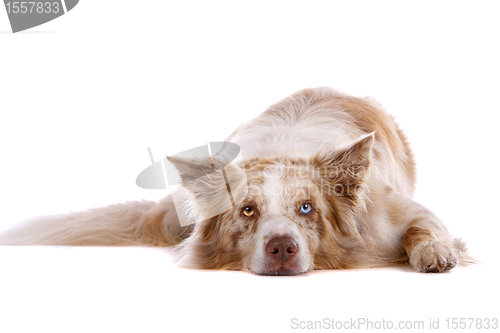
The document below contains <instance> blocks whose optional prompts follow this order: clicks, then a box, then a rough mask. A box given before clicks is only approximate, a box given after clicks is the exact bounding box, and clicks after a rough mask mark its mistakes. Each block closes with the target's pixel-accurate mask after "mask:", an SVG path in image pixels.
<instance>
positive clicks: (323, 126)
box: [0, 88, 473, 275]
mask: <svg viewBox="0 0 500 333" xmlns="http://www.w3.org/2000/svg"><path fill="white" fill-rule="evenodd" d="M226 141H227V142H232V143H236V144H237V145H239V147H240V148H241V153H242V156H243V161H242V164H240V165H234V164H232V165H229V166H227V167H226V168H225V173H224V177H226V178H227V179H228V180H229V181H230V183H231V184H232V186H231V188H230V191H231V192H232V195H233V197H236V196H238V195H239V194H240V196H241V197H242V200H241V202H238V203H235V202H233V203H232V204H233V205H232V206H231V205H230V206H228V207H227V209H225V210H226V211H225V212H224V213H222V214H218V215H216V216H211V214H209V212H210V211H212V210H213V209H214V207H218V206H221V205H223V204H224V203H223V202H222V201H221V199H220V198H222V196H223V195H222V193H226V192H225V191H227V190H228V188H226V186H221V185H220V183H221V182H219V181H217V179H216V178H217V177H216V176H215V175H213V176H211V177H209V178H208V180H206V181H203V182H201V183H200V182H199V181H197V179H198V178H199V176H200V175H202V174H203V173H204V172H206V170H205V171H204V170H203V167H202V166H203V165H205V166H206V165H208V166H210V167H211V168H212V170H214V168H223V167H224V165H226V164H227V161H225V160H224V159H223V158H222V157H217V156H212V157H207V158H206V159H197V160H195V159H185V158H174V157H171V158H169V160H170V162H171V163H173V164H174V165H175V166H176V168H177V169H178V171H179V173H180V176H181V179H182V187H181V188H180V189H179V190H177V192H176V193H173V195H176V196H177V197H180V198H182V200H183V201H184V202H185V207H186V209H185V210H184V211H183V212H181V213H182V214H185V215H186V216H185V219H187V220H188V221H189V224H188V225H187V226H184V227H182V226H181V225H180V223H179V219H178V216H177V212H176V210H175V207H174V203H173V198H172V195H168V196H167V197H165V198H164V199H163V200H160V201H159V202H152V201H137V202H128V203H123V204H116V205H111V206H108V207H103V208H96V209H91V210H89V211H87V212H80V213H73V214H69V215H62V216H52V217H44V218H37V219H33V220H31V221H27V222H25V223H22V224H20V225H18V226H15V227H14V228H12V229H11V230H8V231H6V232H4V233H3V234H1V235H0V244H1V245H115V246H120V245H148V246H165V247H173V248H174V252H175V254H176V256H177V258H178V262H179V264H180V265H181V266H185V267H191V268H201V269H236V270H247V271H250V272H254V273H257V274H270V275H293V274H300V273H304V272H307V271H311V270H315V269H341V268H363V267H376V266H388V265H394V264H401V263H408V264H409V265H410V266H411V267H412V268H413V269H414V270H415V271H418V272H444V271H447V270H449V269H451V268H453V267H455V266H456V265H457V264H462V265H465V264H468V263H471V262H473V260H472V259H471V258H470V257H469V255H468V254H467V252H466V249H465V245H464V243H463V242H462V241H460V240H458V239H456V238H453V237H452V236H451V235H450V233H449V232H448V230H447V229H446V227H445V225H444V224H443V223H442V222H441V221H440V220H439V219H438V218H437V217H436V216H435V215H434V214H433V213H432V212H431V211H429V210H428V209H427V208H425V207H423V206H421V205H420V204H418V203H416V202H414V201H413V200H412V199H411V198H412V195H413V192H414V189H415V163H414V159H413V155H412V153H411V150H410V148H409V146H408V143H407V140H406V138H405V136H404V135H403V133H402V132H401V130H400V129H399V127H398V126H397V124H396V123H395V121H394V119H393V117H391V116H390V115H388V114H387V113H386V112H385V111H384V109H383V108H382V107H381V105H379V104H378V103H377V102H375V101H374V100H372V99H369V98H357V97H352V96H349V95H347V94H344V93H342V92H339V91H336V90H333V89H330V88H316V89H306V90H302V91H299V92H297V93H295V94H293V95H291V96H289V97H287V98H285V99H283V100H282V101H280V102H279V103H277V104H274V105H272V106H271V107H269V109H268V110H267V111H265V112H264V113H262V114H261V115H260V116H258V117H257V118H255V119H253V120H251V121H249V122H247V123H245V124H243V125H241V126H239V127H238V128H237V129H236V130H235V131H234V132H233V133H232V134H231V135H230V136H229V137H228V138H227V140H226ZM207 172H208V171H207ZM241 172H244V173H245V175H246V181H244V180H243V179H242V178H241V177H239V175H240V174H241ZM195 183H196V186H197V190H194V187H193V186H194V184H195ZM200 186H201V190H200ZM203 193H205V194H206V193H209V194H210V195H203ZM304 207H306V208H307V209H304ZM309 209H310V211H309ZM305 212H307V213H305ZM250 214H252V215H250ZM247 215H249V216H247Z"/></svg>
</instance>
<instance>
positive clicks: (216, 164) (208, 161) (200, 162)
mask: <svg viewBox="0 0 500 333" xmlns="http://www.w3.org/2000/svg"><path fill="white" fill-rule="evenodd" d="M167 159H168V161H169V162H170V163H172V164H173V165H174V166H175V167H176V169H177V171H178V172H179V174H180V178H181V185H182V187H183V188H184V189H186V190H187V191H188V192H189V193H190V196H191V200H193V201H192V204H191V205H190V207H191V209H192V210H193V214H194V216H195V218H196V220H197V221H202V220H206V219H209V218H211V217H214V216H217V215H219V214H222V213H224V212H226V211H228V210H230V209H231V208H234V207H235V205H236V204H239V203H240V202H241V200H243V198H244V197H245V196H246V193H247V187H246V175H245V169H244V168H243V169H242V168H241V166H240V165H239V164H238V163H237V162H235V161H228V160H227V159H226V158H225V157H223V156H217V157H211V156H206V157H201V158H199V157H196V158H185V157H174V156H170V157H167Z"/></svg>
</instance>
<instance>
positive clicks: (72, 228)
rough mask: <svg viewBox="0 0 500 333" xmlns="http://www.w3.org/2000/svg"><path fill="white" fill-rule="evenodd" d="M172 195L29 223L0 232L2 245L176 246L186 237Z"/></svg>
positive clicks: (32, 220)
mask: <svg viewBox="0 0 500 333" xmlns="http://www.w3.org/2000/svg"><path fill="white" fill-rule="evenodd" d="M186 234H187V233H186V232H185V230H183V228H181V226H180V224H179V221H178V219H177V214H176V212H175V208H174V205H173V201H172V198H171V196H170V195H169V196H167V197H166V198H164V199H163V200H161V201H160V202H154V201H145V200H144V201H132V202H126V203H121V204H114V205H110V206H107V207H101V208H93V209H90V210H87V211H83V212H77V213H71V214H65V215H56V216H44V217H38V218H34V219H30V220H27V221H25V222H23V223H20V224H19V225H15V226H14V227H12V228H11V229H8V230H6V231H3V232H1V233H0V245H79V246H86V245H115V246H126V245H149V246H173V245H176V244H178V243H179V242H180V241H181V240H182V238H184V237H185V236H186Z"/></svg>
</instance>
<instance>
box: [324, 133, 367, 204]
mask: <svg viewBox="0 0 500 333" xmlns="http://www.w3.org/2000/svg"><path fill="white" fill-rule="evenodd" d="M374 141H375V132H373V133H370V134H368V135H366V136H363V137H362V138H360V139H359V140H357V141H356V142H354V143H353V144H352V145H351V146H349V147H347V148H344V149H342V150H341V151H338V150H337V151H334V150H331V151H329V152H328V153H326V154H324V155H320V156H319V157H317V158H319V159H320V161H321V163H322V164H323V165H326V169H327V171H326V177H327V178H328V179H329V181H330V184H331V186H332V189H333V193H334V194H335V195H337V196H346V197H355V196H356V195H358V194H359V193H360V191H361V190H362V189H363V187H364V183H365V182H366V179H367V178H368V176H369V169H370V160H371V154H372V147H373V142H374Z"/></svg>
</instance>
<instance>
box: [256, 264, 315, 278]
mask: <svg viewBox="0 0 500 333" xmlns="http://www.w3.org/2000/svg"><path fill="white" fill-rule="evenodd" d="M253 272H254V273H256V274H259V275H299V274H304V273H306V272H307V269H304V268H302V267H299V266H297V265H287V264H284V265H267V266H265V267H263V268H262V270H260V271H253Z"/></svg>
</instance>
